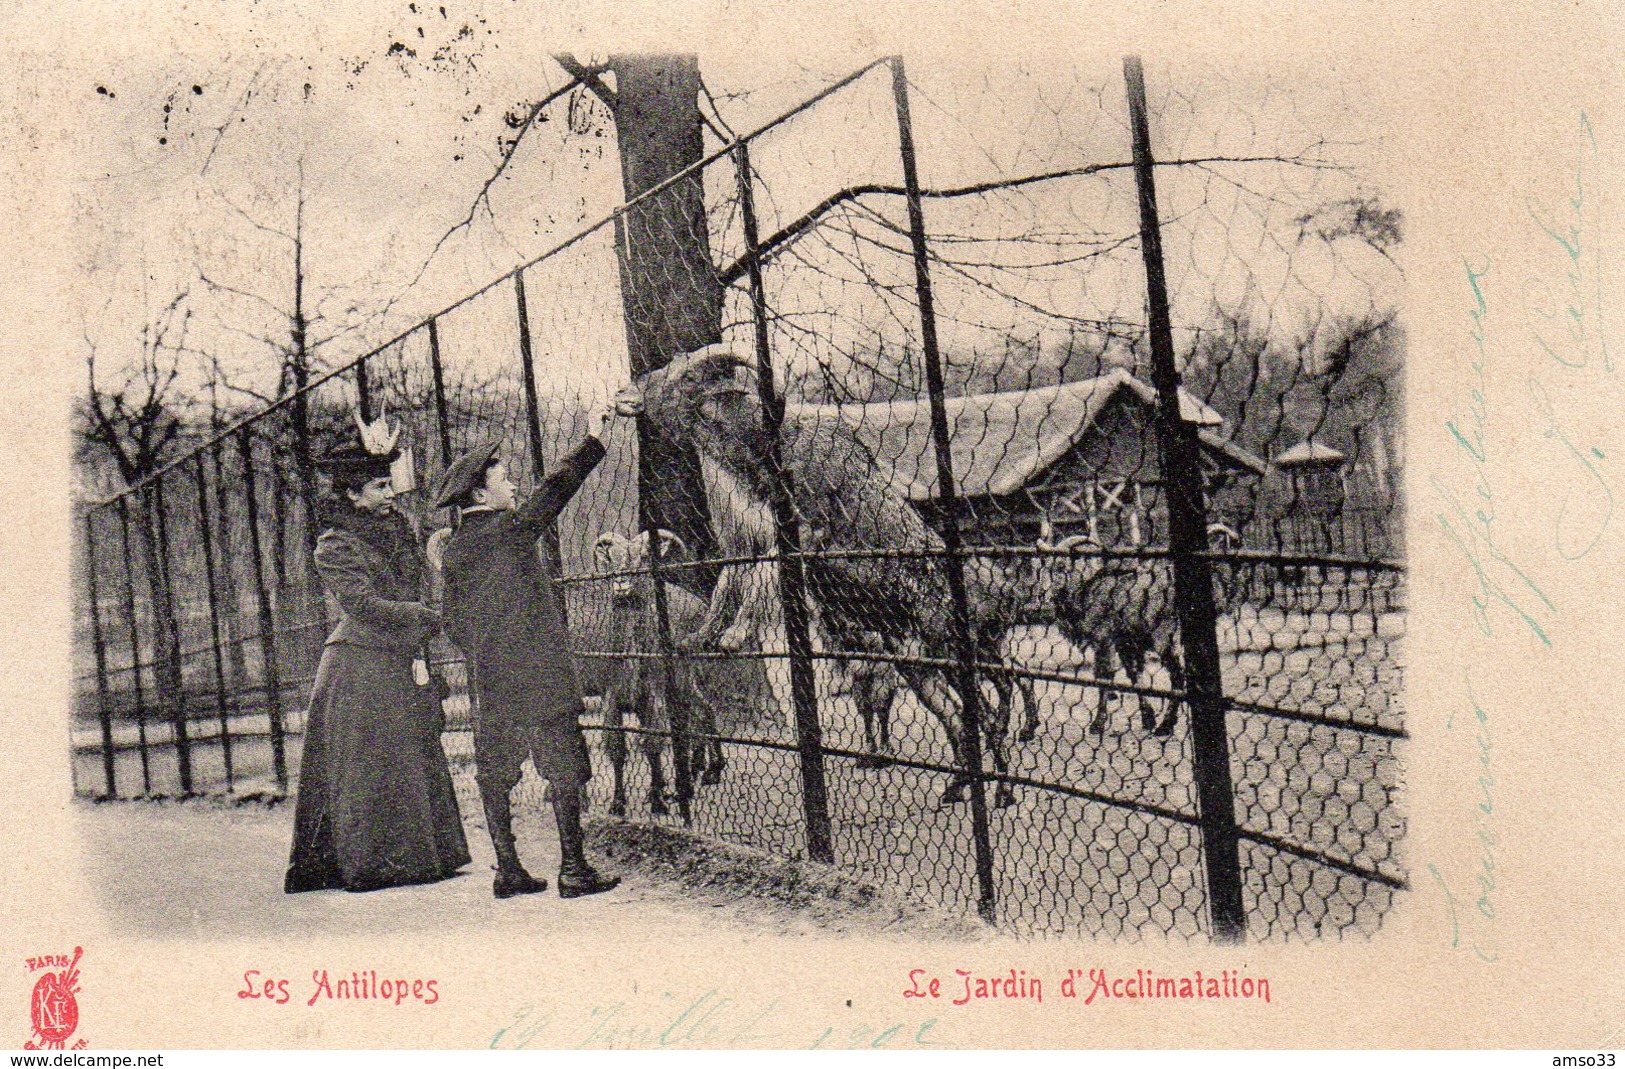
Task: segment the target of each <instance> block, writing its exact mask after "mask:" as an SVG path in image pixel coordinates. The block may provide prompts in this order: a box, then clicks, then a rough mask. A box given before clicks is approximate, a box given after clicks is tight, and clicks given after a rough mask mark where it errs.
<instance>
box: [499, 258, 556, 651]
mask: <svg viewBox="0 0 1625 1069" xmlns="http://www.w3.org/2000/svg"><path fill="white" fill-rule="evenodd" d="M513 290H514V296H515V298H516V299H517V300H518V302H519V304H518V307H519V367H520V376H521V377H522V378H523V379H524V386H525V416H526V422H527V423H528V424H529V433H530V439H529V440H530V464H531V471H532V473H533V474H534V475H535V478H536V480H537V481H538V482H540V481H541V478H542V476H543V474H544V473H545V472H546V471H547V463H546V462H545V461H544V460H543V459H542V448H543V441H542V404H541V401H540V400H539V399H538V398H537V396H536V358H535V356H534V354H533V353H532V352H531V345H530V309H529V307H528V305H527V304H526V302H525V273H524V272H523V271H516V272H514V276H513ZM542 541H543V542H544V543H546V546H547V566H548V568H549V569H550V570H551V572H552V575H553V578H555V579H557V578H558V577H559V575H560V573H561V570H562V569H563V567H564V556H563V553H562V552H561V548H560V545H559V523H558V520H557V519H554V521H553V522H552V523H550V524H548V525H547V529H546V530H545V531H543V532H542ZM564 622H565V626H566V627H568V626H569V623H570V621H569V618H568V616H566V618H565V621H564Z"/></svg>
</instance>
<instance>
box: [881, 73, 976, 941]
mask: <svg viewBox="0 0 1625 1069" xmlns="http://www.w3.org/2000/svg"><path fill="white" fill-rule="evenodd" d="M891 73H892V94H893V96H894V97H895V98H896V101H897V129H898V138H899V145H900V148H901V150H902V156H903V186H904V189H905V191H906V193H907V195H908V229H909V239H910V243H911V244H912V247H913V257H914V284H915V291H916V293H918V295H919V301H920V347H921V350H922V353H923V356H924V358H925V381H926V390H927V391H928V392H929V394H930V406H931V443H932V447H933V450H934V452H935V453H936V455H937V501H938V506H939V511H940V514H941V516H942V541H943V545H944V548H945V549H946V554H945V557H944V560H943V570H944V571H945V572H946V573H947V580H948V596H949V599H950V601H951V602H952V604H951V606H950V611H951V613H952V631H953V635H952V639H953V646H954V648H953V658H954V660H955V662H956V665H955V669H954V678H955V688H954V689H956V690H958V691H959V697H960V702H961V704H962V705H963V706H964V717H963V720H964V723H963V724H962V725H961V731H960V741H959V749H960V754H959V757H960V760H961V761H963V762H964V765H965V770H966V772H968V773H969V774H970V777H971V783H970V806H971V834H972V835H973V836H974V837H975V848H976V882H977V884H978V895H977V905H976V909H977V912H978V913H979V914H981V916H982V919H983V920H986V921H988V922H990V923H991V922H992V921H993V919H994V912H995V907H996V903H995V900H994V889H993V844H992V838H991V835H990V833H989V830H988V817H987V793H986V791H985V790H984V784H983V782H982V740H981V732H980V725H981V722H982V694H981V690H980V687H979V686H978V681H977V674H976V646H975V644H974V643H973V642H972V641H971V632H970V598H969V594H968V593H967V592H966V590H965V559H964V552H963V545H962V542H961V540H960V535H959V516H958V500H957V498H958V495H957V493H956V492H955V488H954V471H953V458H952V454H950V453H949V451H948V413H947V408H946V406H945V405H944V404H943V390H944V386H943V378H942V353H941V352H940V350H939V349H938V347H937V316H936V308H935V305H934V304H933V302H932V296H931V271H930V267H929V263H928V259H927V256H928V254H927V250H926V243H925V212H924V210H923V209H922V208H921V205H920V176H919V170H918V165H917V163H916V159H915V151H914V124H913V120H912V119H911V117H910V115H909V109H908V78H907V75H906V74H905V73H904V70H903V57H901V56H893V57H892V59H891Z"/></svg>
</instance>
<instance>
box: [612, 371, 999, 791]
mask: <svg viewBox="0 0 1625 1069" xmlns="http://www.w3.org/2000/svg"><path fill="white" fill-rule="evenodd" d="M754 376H755V370H754V368H753V367H752V366H751V365H750V364H748V363H746V362H745V361H743V360H741V359H740V358H738V357H737V356H734V355H733V354H731V353H727V352H724V351H720V347H712V348H710V349H705V350H701V351H699V352H697V353H691V354H689V355H687V356H684V357H680V358H679V359H677V360H674V361H673V362H672V363H671V364H670V365H668V366H667V367H665V368H661V369H659V370H656V371H653V372H650V373H648V374H647V375H644V376H642V377H641V378H640V379H639V380H638V383H637V385H636V386H635V387H634V389H636V390H637V391H638V392H639V393H640V394H641V399H642V402H643V411H644V414H645V416H646V417H647V418H648V420H649V421H650V423H651V424H652V425H653V429H654V430H655V431H656V433H658V434H659V435H661V436H662V437H664V438H666V439H667V440H670V441H673V442H686V443H690V444H692V445H693V446H694V447H695V449H696V451H697V452H698V453H699V455H700V457H701V459H702V464H704V463H705V462H706V461H709V462H710V463H711V464H712V465H714V467H715V469H716V470H717V472H719V473H720V474H721V475H722V476H724V477H726V478H727V479H729V480H731V482H732V483H733V486H734V491H735V494H736V496H737V497H738V498H740V499H742V500H743V501H745V502H747V503H749V504H751V505H753V506H756V507H758V508H762V507H765V506H766V504H767V503H768V502H770V501H772V500H773V499H774V498H775V497H776V496H778V495H779V494H780V492H781V490H782V489H783V487H782V485H780V479H779V474H778V472H776V471H775V470H774V467H773V464H772V460H771V457H772V453H773V447H774V446H775V444H776V445H777V447H778V453H779V456H780V460H781V462H782V464H783V471H784V474H785V475H787V476H788V477H789V481H790V484H791V487H792V488H793V495H792V497H791V503H792V505H793V507H794V509H795V511H796V514H797V516H798V519H799V521H800V525H801V531H802V533H803V536H804V538H805V540H806V541H807V544H809V545H817V546H818V547H819V548H820V549H821V550H825V551H832V552H830V553H828V554H827V555H825V554H821V555H816V556H811V557H808V558H807V559H806V577H807V593H808V596H809V598H810V600H811V602H812V603H813V605H814V606H815V608H816V611H817V613H818V616H819V618H820V619H821V620H822V621H823V625H824V626H825V627H826V628H828V629H829V630H830V632H831V634H832V635H836V636H839V637H843V638H846V637H851V636H854V635H862V634H864V633H867V634H869V635H873V636H875V637H876V639H877V640H878V641H879V642H880V643H881V644H882V645H883V646H884V648H885V650H886V652H887V653H888V654H890V655H891V656H893V657H896V658H898V660H897V662H896V668H897V672H898V673H899V674H900V675H901V676H902V678H903V679H904V681H905V682H907V683H908V685H909V687H910V688H911V689H912V690H913V691H914V692H915V693H916V694H917V695H918V696H919V697H920V700H921V702H922V703H923V704H924V705H925V706H926V708H927V709H929V710H930V711H931V712H932V714H933V715H934V716H936V718H937V719H938V720H939V721H940V722H941V724H942V726H943V728H944V730H945V731H946V733H947V735H948V739H949V744H950V745H951V746H952V748H953V750H954V753H955V755H956V757H962V756H963V755H961V754H960V745H961V740H962V731H961V728H962V718H963V710H964V708H965V704H966V703H965V702H964V700H963V697H964V696H962V695H960V694H959V693H958V692H957V691H956V690H955V689H954V688H953V686H952V684H951V683H950V682H949V680H948V679H947V678H946V676H945V675H944V673H943V672H942V671H941V670H939V669H937V668H934V667H925V666H922V665H920V664H918V663H915V662H917V661H918V660H919V659H922V658H942V657H946V656H949V655H950V651H951V648H952V638H951V628H950V620H949V605H950V600H949V597H948V586H947V581H946V575H945V573H944V571H943V568H942V563H941V558H940V557H939V556H937V555H936V554H940V553H941V551H942V549H943V545H942V540H941V539H940V538H939V537H938V536H937V535H936V533H935V532H934V531H932V530H931V528H930V527H928V526H927V525H926V523H925V521H924V520H923V519H922V518H921V516H920V515H919V513H918V512H917V511H915V509H914V507H913V506H912V505H910V504H909V502H908V501H907V500H906V499H905V498H904V497H903V496H902V495H901V494H899V493H898V492H897V490H896V489H895V488H894V487H893V486H892V485H891V484H890V482H889V481H888V480H887V479H886V478H885V477H884V476H883V475H882V473H881V472H880V471H879V469H878V468H877V467H876V465H875V463H874V460H873V458H872V457H871V456H870V454H869V453H868V451H867V449H865V448H864V446H863V445H862V444H861V443H860V442H859V441H858V440H857V438H856V436H855V435H853V434H852V432H851V430H850V429H848V428H846V427H844V426H842V425H840V424H838V423H837V422H835V421H805V422H803V421H787V422H786V423H785V424H784V426H783V428H782V431H781V433H780V435H779V441H778V442H777V443H774V442H773V441H772V439H771V438H770V437H769V435H768V432H767V430H766V429H765V425H764V422H763V419H762V411H761V405H760V402H759V400H758V397H757V393H756V388H755V382H754ZM735 507H736V508H737V506H735ZM769 515H770V514H769ZM713 522H714V523H718V524H719V526H722V525H723V524H725V523H726V522H728V521H726V520H725V519H724V520H721V521H720V522H719V518H718V517H715V516H713ZM769 530H771V528H769ZM872 550H879V551H889V552H880V553H874V554H873V555H870V554H867V553H864V552H862V551H872ZM842 551H859V552H857V553H855V554H853V555H844V554H842ZM719 586H720V584H719ZM717 603H718V599H717V598H716V597H713V608H714V609H716V607H717ZM718 611H722V612H724V614H725V611H726V610H725V609H724V610H718ZM1001 705H1002V703H1001ZM997 711H998V712H1003V711H1004V710H1003V709H1002V708H1001V709H999V710H997ZM977 727H978V728H979V729H980V730H981V732H982V734H983V736H984V738H985V739H986V741H987V746H988V749H989V751H990V753H991V755H992V758H993V766H994V768H995V770H996V771H998V772H1000V773H1003V772H1006V771H1007V769H1008V762H1007V757H1006V752H1005V742H1004V728H1005V724H1004V722H1003V721H1002V720H999V719H998V718H997V717H995V716H984V717H982V718H981V722H980V723H979V724H978V725H977ZM968 783H969V777H968V776H964V775H956V776H955V777H954V778H953V780H952V782H950V784H949V785H948V787H947V789H946V790H945V791H944V792H943V796H942V800H943V802H945V803H947V802H956V801H961V800H963V798H964V791H965V787H966V785H967V784H968ZM1009 801H1010V793H1009V789H1008V786H1007V785H1005V784H1002V783H1001V784H1000V787H999V791H998V796H997V803H998V804H1008V802H1009Z"/></svg>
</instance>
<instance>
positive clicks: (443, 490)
mask: <svg viewBox="0 0 1625 1069" xmlns="http://www.w3.org/2000/svg"><path fill="white" fill-rule="evenodd" d="M501 448H502V439H501V438H487V439H485V440H484V441H482V442H480V443H478V444H477V445H475V446H474V448H473V449H470V450H469V451H468V452H466V453H464V454H463V455H462V456H460V457H458V458H457V460H456V461H455V462H454V463H453V464H452V466H451V467H449V468H447V469H446V474H444V475H442V476H441V477H440V486H439V488H438V489H436V491H435V495H434V507H435V508H437V509H443V508H445V507H446V506H447V505H449V504H451V503H452V502H453V501H456V500H457V499H458V498H460V497H462V496H463V495H464V494H466V493H468V492H469V491H470V490H473V489H474V488H476V487H479V486H484V485H485V469H486V468H487V467H488V466H489V465H490V463H491V461H492V460H494V459H495V458H496V455H497V450H498V449H501Z"/></svg>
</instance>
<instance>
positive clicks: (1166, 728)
mask: <svg viewBox="0 0 1625 1069" xmlns="http://www.w3.org/2000/svg"><path fill="white" fill-rule="evenodd" d="M1174 723H1175V718H1174V717H1171V716H1170V717H1169V718H1168V719H1167V720H1164V721H1163V722H1162V723H1160V724H1158V725H1157V727H1156V730H1155V731H1153V732H1151V734H1153V735H1155V736H1156V737H1157V738H1159V739H1166V738H1167V737H1168V736H1170V735H1172V734H1173V733H1174Z"/></svg>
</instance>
